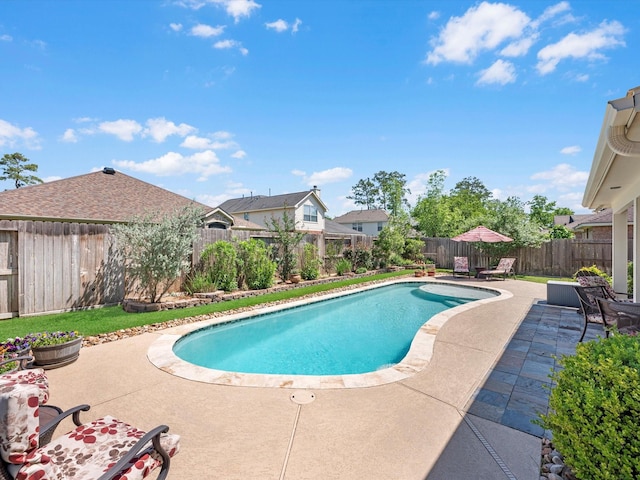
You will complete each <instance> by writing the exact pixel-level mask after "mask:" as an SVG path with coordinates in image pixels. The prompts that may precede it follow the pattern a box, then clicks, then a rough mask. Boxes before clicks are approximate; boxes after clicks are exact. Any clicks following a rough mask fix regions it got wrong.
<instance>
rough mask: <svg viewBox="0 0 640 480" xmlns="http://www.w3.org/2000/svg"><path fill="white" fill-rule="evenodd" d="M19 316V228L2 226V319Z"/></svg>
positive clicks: (0, 252)
mask: <svg viewBox="0 0 640 480" xmlns="http://www.w3.org/2000/svg"><path fill="white" fill-rule="evenodd" d="M16 316H18V229H17V228H11V227H9V228H0V319H3V318H11V317H16Z"/></svg>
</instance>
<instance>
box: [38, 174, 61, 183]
mask: <svg viewBox="0 0 640 480" xmlns="http://www.w3.org/2000/svg"><path fill="white" fill-rule="evenodd" d="M56 180H62V177H59V176H57V175H52V176H50V177H44V178H43V179H42V181H43V182H44V183H49V182H55V181H56Z"/></svg>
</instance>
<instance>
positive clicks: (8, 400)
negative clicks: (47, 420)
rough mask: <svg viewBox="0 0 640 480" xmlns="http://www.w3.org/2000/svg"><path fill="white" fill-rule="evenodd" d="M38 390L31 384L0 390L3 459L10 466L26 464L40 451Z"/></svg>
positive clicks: (6, 386) (0, 438) (11, 386)
mask: <svg viewBox="0 0 640 480" xmlns="http://www.w3.org/2000/svg"><path fill="white" fill-rule="evenodd" d="M39 390H40V389H39V388H38V387H37V386H36V385H31V384H28V383H18V384H16V385H2V386H0V456H2V459H3V460H4V461H5V462H7V463H14V464H20V463H24V461H25V460H26V458H27V456H28V454H29V452H31V451H32V450H34V449H35V448H37V447H38V436H39V434H40V421H39V419H38V415H39V406H38V405H39V398H38V395H39Z"/></svg>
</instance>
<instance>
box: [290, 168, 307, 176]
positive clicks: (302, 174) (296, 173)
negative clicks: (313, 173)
mask: <svg viewBox="0 0 640 480" xmlns="http://www.w3.org/2000/svg"><path fill="white" fill-rule="evenodd" d="M306 174H307V172H303V171H302V170H298V169H295V170H291V175H295V176H296V177H304V176H305V175H306Z"/></svg>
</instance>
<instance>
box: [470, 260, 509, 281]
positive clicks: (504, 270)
mask: <svg viewBox="0 0 640 480" xmlns="http://www.w3.org/2000/svg"><path fill="white" fill-rule="evenodd" d="M515 262H516V259H515V258H513V257H511V258H509V257H505V258H501V259H500V261H499V262H498V265H497V266H496V268H492V269H490V270H482V271H480V272H479V275H480V276H483V277H484V278H489V277H492V276H494V275H502V279H503V280H506V279H507V275H513V277H514V278H515V276H516V272H515V270H514V269H513V264H514V263H515Z"/></svg>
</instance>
